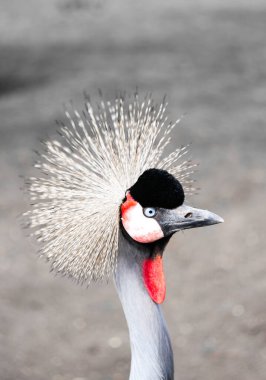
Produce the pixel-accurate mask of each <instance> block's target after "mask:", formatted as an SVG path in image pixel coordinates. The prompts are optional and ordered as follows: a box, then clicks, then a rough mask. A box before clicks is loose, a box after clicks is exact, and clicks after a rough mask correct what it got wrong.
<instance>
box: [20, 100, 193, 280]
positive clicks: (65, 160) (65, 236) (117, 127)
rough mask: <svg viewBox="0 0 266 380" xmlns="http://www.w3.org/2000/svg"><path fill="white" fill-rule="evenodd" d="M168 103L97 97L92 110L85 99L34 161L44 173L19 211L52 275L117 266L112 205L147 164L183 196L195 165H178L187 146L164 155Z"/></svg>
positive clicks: (102, 271) (90, 276)
mask: <svg viewBox="0 0 266 380" xmlns="http://www.w3.org/2000/svg"><path fill="white" fill-rule="evenodd" d="M166 107H167V104H166V103H165V102H162V103H161V104H160V105H159V106H154V105H153V101H152V99H151V98H150V97H148V98H146V99H144V100H143V101H140V100H139V98H138V95H137V94H136V95H135V97H134V99H133V101H132V102H131V101H130V99H128V100H126V101H125V100H124V99H123V98H122V97H119V98H117V99H116V100H115V101H114V103H111V102H109V101H108V102H104V101H103V100H101V102H100V104H99V105H98V109H97V112H95V111H94V110H93V107H92V105H91V103H90V102H88V103H86V111H85V112H84V113H83V114H82V115H80V113H79V112H78V111H73V116H71V115H70V113H69V112H68V111H66V113H65V114H66V117H67V119H68V126H66V125H62V126H61V128H60V131H59V134H60V135H61V139H60V141H59V140H51V141H47V142H45V146H46V152H45V153H43V154H41V160H40V161H39V162H38V163H37V164H36V165H35V167H36V168H37V169H39V170H40V171H41V173H42V174H43V175H41V176H39V177H31V178H30V181H29V194H30V199H31V203H33V206H32V209H31V210H30V211H28V212H26V213H25V214H24V215H25V216H26V217H27V219H28V221H29V225H30V227H31V228H32V229H33V232H32V235H34V236H35V237H36V238H37V240H38V241H40V242H42V243H43V245H42V247H41V250H40V252H41V255H42V256H44V257H45V258H47V259H48V260H49V261H50V262H51V268H52V269H54V270H55V271H56V272H60V273H62V274H64V275H68V276H70V277H72V278H74V279H75V280H77V281H78V282H82V283H83V282H87V283H89V282H90V281H91V280H98V279H102V278H104V277H105V276H109V275H110V274H111V273H112V272H113V271H114V269H115V267H116V259H117V253H118V232H119V212H120V211H119V208H120V205H121V202H122V199H123V198H124V196H125V192H126V190H127V189H128V188H130V187H131V186H132V185H133V184H134V183H135V182H136V180H137V179H138V177H139V176H140V175H141V174H142V173H143V172H144V171H145V170H146V169H149V168H158V169H164V170H167V171H169V172H170V173H171V174H173V175H174V176H175V177H176V178H178V180H179V181H180V182H181V183H182V185H183V187H184V190H185V192H186V194H187V193H190V192H191V191H193V188H192V185H191V182H192V181H191V180H190V179H189V176H190V174H191V173H192V172H193V167H194V166H195V165H194V164H192V163H191V162H190V161H183V162H180V159H181V157H183V156H184V155H185V154H186V153H187V147H181V148H177V149H176V150H175V151H173V152H172V153H170V154H169V155H168V156H166V157H164V158H163V155H164V152H165V148H166V147H167V145H168V144H169V142H170V134H171V132H172V130H173V129H174V127H175V126H176V125H177V124H178V123H179V121H180V120H177V121H176V122H175V123H169V122H168V119H167V116H166V115H165V111H166Z"/></svg>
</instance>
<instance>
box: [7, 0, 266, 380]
mask: <svg viewBox="0 0 266 380" xmlns="http://www.w3.org/2000/svg"><path fill="white" fill-rule="evenodd" d="M0 41H1V42H0V165H1V166H0V176H1V177H0V178H1V181H0V188H1V196H0V207H1V210H0V211H1V219H0V223H1V230H0V234H1V237H0V238H1V254H0V297H1V306H0V379H1V380H47V379H49V380H85V379H86V380H124V379H126V378H127V376H128V371H129V365H130V351H129V344H128V332H127V327H126V323H125V320H124V316H123V314H122V310H121V307H120V304H119V301H118V299H117V296H116V293H115V290H114V288H113V285H112V283H110V284H109V285H108V286H104V285H102V286H98V285H97V286H96V285H94V286H92V287H90V288H89V289H86V288H82V287H77V286H76V285H74V284H72V283H71V282H70V281H68V280H67V279H61V278H59V277H54V276H53V275H51V274H50V273H49V270H48V267H47V264H46V263H44V262H43V261H41V260H39V259H38V258H37V256H36V255H35V251H36V246H34V245H32V244H31V243H30V242H29V241H28V240H27V239H26V238H25V237H24V235H23V232H22V231H21V229H20V226H19V222H18V221H17V216H18V215H19V214H20V213H21V212H22V211H24V210H25V209H26V208H27V203H26V200H25V197H24V196H23V192H21V191H20V189H19V188H20V186H21V185H22V183H23V181H22V180H21V179H20V178H19V175H26V176H28V175H31V174H32V169H31V165H32V162H33V159H34V154H33V152H32V151H33V149H39V148H40V143H39V140H40V139H41V138H45V137H46V136H47V135H52V134H53V133H55V129H56V127H55V123H54V120H55V119H60V118H62V117H63V106H62V105H63V104H64V102H68V101H69V100H71V99H72V100H73V101H74V103H75V104H76V105H77V106H78V107H79V108H81V107H82V103H83V100H82V92H83V90H86V91H87V92H89V93H90V94H91V95H92V96H93V97H94V96H97V89H98V88H101V89H102V90H103V93H104V94H105V95H106V97H108V98H113V97H114V96H115V93H116V92H117V91H119V90H127V91H128V92H131V93H132V92H133V91H134V90H135V88H136V86H138V88H139V91H140V92H141V93H142V92H143V93H146V92H150V91H151V92H153V94H154V97H155V98H156V99H157V100H159V99H160V98H161V97H162V96H163V95H164V94H167V95H168V100H169V113H170V117H171V118H172V119H174V118H177V117H179V116H180V115H182V114H184V113H185V114H186V115H187V116H186V117H185V119H183V121H182V126H181V127H180V129H179V130H178V133H177V134H176V136H175V137H174V140H173V144H174V145H176V144H177V145H180V144H186V143H189V142H192V143H193V146H192V153H193V157H194V158H195V159H196V160H198V161H199V162H200V164H201V165H200V170H199V172H198V173H197V175H196V177H197V180H198V185H199V186H200V187H201V191H200V194H199V195H198V196H195V197H194V198H192V200H191V202H192V203H193V204H194V205H195V206H199V207H202V208H208V209H210V210H212V211H214V212H216V213H218V214H220V215H222V216H223V217H224V219H225V223H224V224H223V225H219V226H214V227H211V228H206V229H198V230H191V231H187V232H186V233H184V234H182V233H179V234H178V235H177V236H175V237H174V238H173V239H172V241H171V243H170V245H169V247H168V249H167V252H166V253H165V271H166V277H167V299H166V302H165V304H164V310H165V315H166V319H167V321H168V324H169V330H170V334H171V337H172V342H173V348H174V353H175V366H176V378H177V379H179V380H193V379H195V380H196V379H197V380H213V379H215V380H224V379H226V380H236V379H237V380H238V379H241V380H250V379H252V380H255V379H256V380H263V379H265V374H266V302H265V300H266V252H265V220H266V219H265V218H266V217H265V201H266V192H265V190H266V175H265V164H266V148H265V147H266V4H265V1H252V2H251V1H244V0H242V1H235V2H233V1H228V0H226V1H218V0H216V1H214V0H212V1H211V0H209V1H207V0H204V1H203V0H202V1H201V0H198V1H196V0H195V1H192V0H191V1H185V0H182V1H167V2H164V1H145V2H144V1H140V0H137V1H134V2H133V1H131V2H130V1H123V0H119V1H118V0H117V1H116V0H112V1H104V0H76V1H74V0H73V1H71V0H50V1H48V0H46V1H36V0H27V1H24V2H21V1H19V0H6V1H4V0H1V1H0ZM140 380H141V379H140Z"/></svg>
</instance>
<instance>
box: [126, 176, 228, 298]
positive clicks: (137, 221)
mask: <svg viewBox="0 0 266 380" xmlns="http://www.w3.org/2000/svg"><path fill="white" fill-rule="evenodd" d="M184 201H185V194H184V190H183V187H182V185H181V183H180V182H179V181H178V180H177V179H176V178H175V177H174V176H173V175H171V174H170V173H168V172H167V171H166V170H160V169H149V170H146V171H145V172H144V173H143V174H142V175H141V176H140V177H139V178H138V180H137V182H136V183H135V184H134V185H133V186H132V187H131V188H130V189H129V190H128V191H127V193H126V197H125V200H124V202H123V203H122V205H121V222H122V226H123V227H122V228H123V229H124V230H125V231H126V233H127V234H128V235H129V236H130V238H131V239H133V240H134V241H136V242H137V243H140V244H145V245H146V246H148V245H151V247H152V249H151V251H150V252H151V254H150V257H143V261H142V263H143V270H142V275H143V281H144V285H145V287H146V289H147V291H148V293H149V294H150V296H151V298H152V300H153V301H154V302H156V303H162V302H163V301H164V298H165V291H166V289H165V280H164V272H163V262H162V253H163V249H162V247H164V246H165V244H166V243H167V242H168V240H169V238H170V237H171V236H172V235H173V234H174V233H175V232H177V231H180V230H185V229H189V228H195V227H203V226H209V225H212V224H217V223H222V222H223V219H222V218H221V217H220V216H218V215H216V214H214V213H212V212H210V211H207V210H201V209H197V208H193V207H191V206H189V205H187V204H184ZM157 241H158V242H160V241H162V242H163V244H161V245H159V247H160V248H159V249H156V242H157ZM154 243H155V244H154ZM154 246H155V250H154ZM157 248H158V247H157Z"/></svg>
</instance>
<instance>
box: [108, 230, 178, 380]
mask: <svg viewBox="0 0 266 380" xmlns="http://www.w3.org/2000/svg"><path fill="white" fill-rule="evenodd" d="M150 253H151V252H149V248H147V247H145V246H140V245H138V246H137V245H133V244H131V243H130V242H128V241H127V240H126V239H125V238H124V237H123V236H122V234H121V237H120V244H119V256H118V263H117V271H116V275H115V283H116V287H117V292H118V295H119V298H120V301H121V303H122V306H123V310H124V313H125V317H126V320H127V324H128V328H129V336H130V345H131V371H130V378H129V379H130V380H140V379H141V380H173V379H174V374H173V372H174V368H173V352H172V347H171V343H170V339H169V335H168V331H167V327H166V324H165V321H164V317H163V314H162V310H161V307H160V305H157V304H156V303H154V302H153V301H152V300H151V298H150V296H149V294H148V292H147V290H146V288H145V287H144V284H143V278H142V262H143V257H144V258H145V257H146V258H147V255H150Z"/></svg>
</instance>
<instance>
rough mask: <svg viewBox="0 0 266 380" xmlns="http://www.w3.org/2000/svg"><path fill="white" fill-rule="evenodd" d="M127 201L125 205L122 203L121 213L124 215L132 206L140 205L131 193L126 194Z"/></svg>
mask: <svg viewBox="0 0 266 380" xmlns="http://www.w3.org/2000/svg"><path fill="white" fill-rule="evenodd" d="M126 198H127V199H126V201H125V202H124V203H122V205H121V212H122V215H123V214H126V211H127V210H128V209H129V208H130V207H132V206H136V205H137V204H138V202H136V201H135V199H133V198H132V196H131V195H130V193H129V192H127V194H126Z"/></svg>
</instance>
